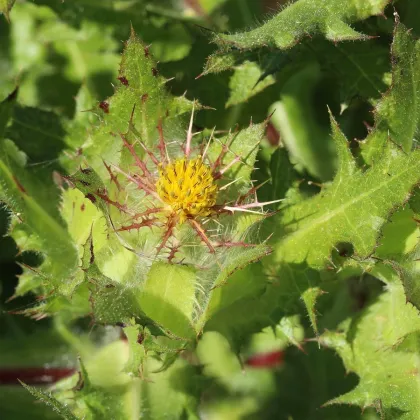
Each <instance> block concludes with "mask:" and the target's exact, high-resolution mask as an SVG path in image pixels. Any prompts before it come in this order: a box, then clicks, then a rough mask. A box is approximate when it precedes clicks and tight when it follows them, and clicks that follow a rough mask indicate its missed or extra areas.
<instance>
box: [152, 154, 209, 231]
mask: <svg viewBox="0 0 420 420" xmlns="http://www.w3.org/2000/svg"><path fill="white" fill-rule="evenodd" d="M156 189H157V193H158V194H159V197H160V198H161V199H162V201H163V202H165V203H166V204H168V205H169V206H170V207H171V209H172V211H173V212H175V213H176V214H178V216H179V223H183V222H184V221H185V220H186V219H188V218H195V217H197V216H208V215H209V214H210V213H211V208H212V207H213V206H214V205H215V204H216V198H217V185H216V184H215V183H214V178H213V175H212V173H211V169H210V167H209V166H208V165H206V164H204V163H203V161H202V159H201V157H200V156H199V157H197V158H196V159H192V160H187V159H185V158H182V159H177V160H176V161H174V162H171V163H169V164H168V165H166V166H162V167H161V168H159V179H158V181H157V183H156Z"/></svg>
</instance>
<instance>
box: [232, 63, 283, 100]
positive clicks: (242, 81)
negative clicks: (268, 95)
mask: <svg viewBox="0 0 420 420" xmlns="http://www.w3.org/2000/svg"><path fill="white" fill-rule="evenodd" d="M274 83H275V79H274V77H273V76H272V75H268V76H267V77H265V78H263V72H262V71H261V69H260V67H259V66H258V65H257V64H256V63H253V62H251V61H245V62H244V63H242V64H240V65H239V66H237V67H236V68H235V73H234V74H233V76H232V77H231V79H230V81H229V88H230V96H229V100H228V102H227V103H226V107H229V106H231V105H237V104H239V103H241V102H246V101H247V100H248V99H249V98H250V97H251V96H254V95H256V94H258V93H259V92H261V91H262V90H264V89H265V88H266V87H268V86H271V85H272V84H274Z"/></svg>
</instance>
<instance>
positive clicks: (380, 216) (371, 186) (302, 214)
mask: <svg viewBox="0 0 420 420" xmlns="http://www.w3.org/2000/svg"><path fill="white" fill-rule="evenodd" d="M332 130H333V134H332V136H333V139H334V141H335V144H336V147H337V150H338V155H339V168H338V172H337V174H336V176H335V178H334V181H333V182H332V184H331V185H329V186H326V187H324V188H323V190H322V191H321V193H320V194H318V195H317V196H315V197H313V198H312V199H309V200H306V201H304V202H303V203H301V204H297V205H294V206H290V207H288V208H285V209H284V211H282V213H281V214H280V216H279V217H278V223H279V224H280V225H281V226H282V230H283V232H284V233H286V234H287V235H286V236H284V237H283V239H282V240H281V241H280V242H279V243H278V244H277V245H276V246H275V248H274V254H273V263H274V262H284V263H296V264H298V263H301V262H303V261H306V263H307V264H308V265H309V266H311V267H317V268H322V267H323V265H324V264H325V261H326V259H327V258H328V256H329V255H330V253H331V250H332V248H333V247H334V246H335V245H337V244H338V243H340V242H350V243H351V244H353V247H354V252H355V253H356V254H357V255H358V256H360V257H362V258H363V257H366V256H368V255H369V253H370V252H372V250H373V249H374V247H375V244H376V241H377V237H378V233H379V230H380V228H381V226H382V224H383V223H384V222H385V220H386V218H387V217H388V214H389V213H390V211H391V210H392V209H393V208H395V207H396V206H398V205H401V204H402V203H403V202H404V201H405V200H406V198H407V197H408V195H409V193H410V191H411V190H412V188H413V187H414V186H415V185H416V184H417V182H418V179H419V175H418V170H419V161H418V160H419V156H420V152H419V151H414V152H412V153H410V154H409V155H406V154H404V153H402V152H399V151H398V150H396V149H395V148H393V147H392V145H388V150H387V151H385V152H384V154H383V156H382V159H381V161H380V162H378V163H377V164H376V165H375V166H373V167H371V168H369V169H368V170H366V171H365V172H362V171H361V170H360V169H358V168H357V167H356V164H355V161H354V159H353V157H352V155H351V153H350V150H349V148H348V144H347V140H346V138H345V137H344V135H343V134H342V133H341V131H340V129H339V127H338V126H337V124H336V123H335V122H334V120H333V121H332ZM384 176H385V177H384ZM338 191H339V194H338ZM379 203H380V205H379Z"/></svg>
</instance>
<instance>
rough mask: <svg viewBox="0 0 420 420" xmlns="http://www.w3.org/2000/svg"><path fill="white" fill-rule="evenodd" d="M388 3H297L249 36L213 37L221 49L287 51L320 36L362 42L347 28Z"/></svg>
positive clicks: (319, 0) (377, 0)
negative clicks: (310, 37) (306, 37)
mask: <svg viewBox="0 0 420 420" xmlns="http://www.w3.org/2000/svg"><path fill="white" fill-rule="evenodd" d="M388 3H389V1H388V0H369V1H362V0H350V1H347V0H325V1H324V0H299V1H297V2H296V3H293V4H291V5H289V6H287V7H286V8H285V9H284V10H282V11H280V12H279V13H278V14H277V15H276V16H275V17H273V18H271V19H270V20H268V21H267V22H266V23H265V24H263V25H262V26H260V27H258V28H256V29H253V30H251V31H249V32H239V33H237V34H232V35H216V36H215V38H214V42H216V43H217V44H218V45H219V46H220V47H221V48H223V49H229V48H240V49H252V48H257V47H264V46H270V47H277V48H281V49H286V48H291V47H292V46H293V45H295V44H296V43H297V42H298V41H299V40H300V39H302V38H303V37H304V36H308V35H315V34H322V35H324V36H325V37H326V38H327V39H329V40H331V41H334V42H337V41H343V40H350V39H351V40H355V39H363V38H364V36H363V35H362V34H360V33H358V32H357V31H355V30H354V29H353V28H352V27H351V26H350V24H351V23H353V22H356V21H358V20H362V19H366V18H368V17H369V16H372V15H378V14H381V13H382V12H383V9H384V7H385V6H386V5H387V4H388Z"/></svg>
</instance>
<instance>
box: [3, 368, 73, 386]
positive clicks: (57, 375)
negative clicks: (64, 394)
mask: <svg viewBox="0 0 420 420" xmlns="http://www.w3.org/2000/svg"><path fill="white" fill-rule="evenodd" d="M74 373H76V369H73V368H63V367H55V368H48V367H16V368H0V385H19V381H18V379H20V380H21V381H22V382H24V383H25V384H27V385H49V384H53V383H55V382H57V381H59V380H60V379H63V378H66V377H68V376H71V375H73V374H74Z"/></svg>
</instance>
